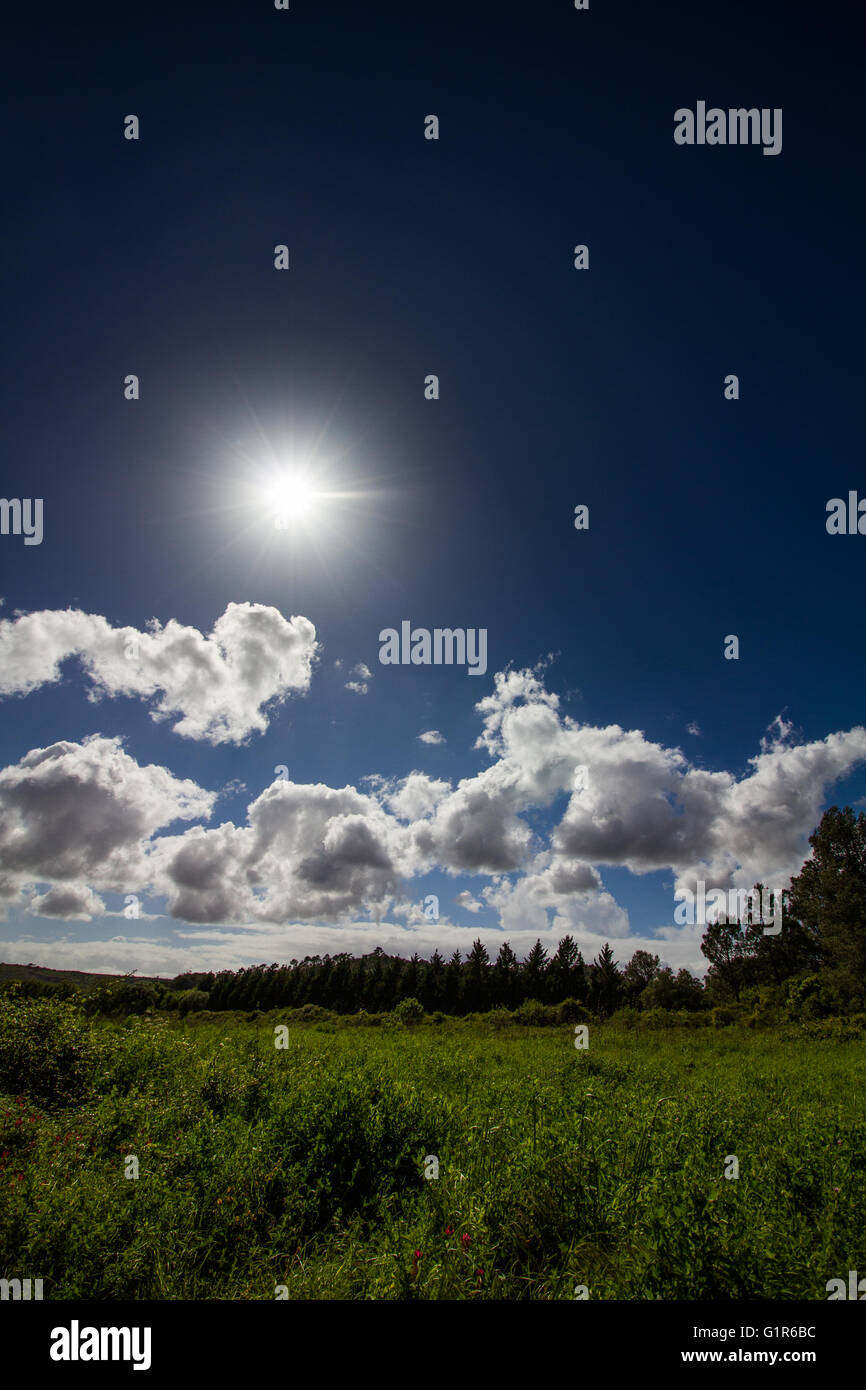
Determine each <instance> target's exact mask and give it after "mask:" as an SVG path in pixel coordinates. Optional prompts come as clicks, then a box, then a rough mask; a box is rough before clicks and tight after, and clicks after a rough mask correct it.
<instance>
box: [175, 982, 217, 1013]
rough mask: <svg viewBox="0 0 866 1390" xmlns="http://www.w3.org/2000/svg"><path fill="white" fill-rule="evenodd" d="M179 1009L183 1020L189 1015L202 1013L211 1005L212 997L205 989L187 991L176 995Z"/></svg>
mask: <svg viewBox="0 0 866 1390" xmlns="http://www.w3.org/2000/svg"><path fill="white" fill-rule="evenodd" d="M176 1003H177V1008H178V1011H179V1013H180V1016H181V1018H186V1016H187V1014H190V1013H200V1012H201V1010H202V1009H206V1008H207V1006H208V1004H209V1003H210V995H209V994H208V992H207V990H205V989H185V990H182V991H181V993H180V994H178V995H176Z"/></svg>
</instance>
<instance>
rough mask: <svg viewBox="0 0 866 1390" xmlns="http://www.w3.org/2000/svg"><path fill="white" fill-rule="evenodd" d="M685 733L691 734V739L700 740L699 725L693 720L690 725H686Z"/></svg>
mask: <svg viewBox="0 0 866 1390" xmlns="http://www.w3.org/2000/svg"><path fill="white" fill-rule="evenodd" d="M686 733H688V734H691V735H692V737H693V738H700V736H701V726H700V724H698V723H697V722H696V721H695V720H694V719H693V720H692V722H691V724H687V725H686Z"/></svg>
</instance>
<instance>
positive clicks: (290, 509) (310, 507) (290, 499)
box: [264, 473, 318, 529]
mask: <svg viewBox="0 0 866 1390" xmlns="http://www.w3.org/2000/svg"><path fill="white" fill-rule="evenodd" d="M264 494H265V501H266V502H267V504H268V506H269V507H270V509H271V511H272V512H273V516H274V525H275V526H276V527H277V528H278V529H285V528H286V527H288V526H290V525H291V524H292V522H294V521H299V520H300V519H301V518H302V517H303V518H309V517H311V516H312V514H313V513H314V512H315V509H316V502H317V499H318V493H317V492H316V489H315V488H314V486H313V485H312V483H311V481H310V479H309V478H306V477H305V476H304V475H303V474H302V473H288V474H285V475H282V476H280V477H279V478H276V479H274V480H273V481H272V482H270V483H269V484H268V486H267V487H266V488H265V489H264Z"/></svg>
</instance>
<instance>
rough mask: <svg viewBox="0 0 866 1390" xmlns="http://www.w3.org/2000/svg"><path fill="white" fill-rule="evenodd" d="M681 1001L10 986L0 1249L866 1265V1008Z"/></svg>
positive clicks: (548, 1264) (691, 1272)
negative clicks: (467, 1010) (28, 995)
mask: <svg viewBox="0 0 866 1390" xmlns="http://www.w3.org/2000/svg"><path fill="white" fill-rule="evenodd" d="M757 998H758V997H757V996H756V997H755V998H753V999H751V1000H750V1001H748V1002H747V1003H744V1004H743V1005H742V1006H741V1008H742V1011H743V1012H746V1011H747V1010H748V1009H751V1008H754V1005H755V1002H756V999H757ZM767 1001H768V1002H769V1003H770V1004H772V996H767ZM549 1007H550V1005H548V1004H544V1003H543V1002H542V1001H536V1005H535V1006H534V1007H533V1009H532V1010H531V1011H530V1012H531V1013H534V1014H535V1015H536V1016H537V1017H539V1016H540V1015H539V1010H545V1009H548V1008H549ZM554 1007H555V1006H554ZM276 1012H277V1013H278V1012H279V1011H276ZM664 1012H665V1011H662V1010H652V1011H650V1012H649V1013H643V1012H640V1011H638V1010H633V1012H632V1014H631V1018H632V1020H639V1021H640V1025H641V1027H640V1029H635V1028H623V1027H620V1026H618V1022H610V1021H609V1022H607V1023H605V1024H598V1023H590V1025H589V1044H590V1045H589V1049H588V1050H585V1051H579V1050H578V1049H576V1048H575V1047H574V1046H573V1042H574V1039H573V1035H572V1034H573V1027H572V1026H570V1025H568V1024H559V1025H551V1024H547V1025H546V1026H544V1027H543V1028H535V1027H532V1026H528V1025H527V1024H523V1025H522V1026H510V1025H509V1026H505V1027H503V1028H501V1029H498V1030H496V1031H495V1032H493V1033H491V1030H490V1023H489V1021H490V1018H491V1015H489V1014H485V1015H483V1016H480V1018H481V1021H480V1022H478V1023H475V1022H470V1021H468V1020H463V1019H457V1020H454V1019H452V1020H446V1019H443V1020H442V1021H441V1022H440V1023H439V1024H438V1025H435V1024H433V1023H432V1021H431V1020H429V1019H425V1020H424V1021H423V1022H422V1023H421V1024H419V1026H417V1027H415V1028H405V1027H398V1028H397V1029H396V1030H395V1031H392V1032H385V1031H383V1029H382V1028H381V1027H379V1028H376V1027H367V1026H358V1025H357V1024H355V1023H352V1024H350V1022H349V1018H345V1020H344V1021H343V1024H342V1025H341V1026H338V1027H336V1030H335V1031H331V1032H327V1033H322V1032H319V1031H317V1029H318V1026H319V1025H320V1024H321V1023H322V1022H327V1021H328V1019H327V1018H326V1019H324V1020H323V1019H322V1018H309V1019H308V1021H307V1022H306V1023H300V1022H293V1023H292V1024H290V1027H289V1045H288V1047H287V1048H285V1049H282V1050H278V1049H277V1048H275V1046H274V1031H273V1020H274V1017H275V1014H274V1013H269V1014H267V1015H265V1014H262V1015H260V1016H259V1017H258V1018H257V1021H255V1022H249V1023H245V1022H244V1021H243V1013H242V1012H241V1011H237V1012H235V1013H232V1014H229V1013H226V1012H222V1013H219V1014H217V1015H212V1016H211V1018H210V1020H209V1021H208V1020H207V1018H206V1016H205V1015H203V1014H202V1015H190V1016H189V1018H188V1019H187V1020H180V1019H178V1017H177V1015H176V1014H175V1015H173V1021H172V1022H167V1021H165V1020H164V1019H162V1018H159V1017H153V1016H150V1015H147V1014H145V1015H141V1016H135V1017H133V1018H131V1019H129V1020H128V1021H127V1022H125V1023H120V1022H118V1021H115V1020H113V1019H106V1018H104V1017H102V1016H100V1015H94V1016H92V1017H90V1018H88V1017H87V1016H85V1015H84V1014H83V1013H82V1012H81V1011H80V1010H76V1009H75V1008H73V1007H71V1006H70V1005H69V1004H67V1003H65V1002H63V1001H60V1000H47V1001H42V1000H27V999H15V998H14V997H13V998H12V999H8V998H6V999H4V1000H2V1001H0V1066H2V1084H3V1087H4V1088H5V1091H6V1094H5V1095H0V1191H2V1192H3V1206H2V1216H0V1265H2V1267H3V1268H6V1269H17V1268H27V1269H36V1270H38V1271H39V1273H40V1276H41V1277H44V1280H45V1293H46V1297H48V1298H71V1299H123V1298H129V1299H151V1298H152V1299H158V1298H169V1299H196V1298H198V1299H222V1298H240V1299H264V1300H270V1299H272V1298H273V1297H274V1290H275V1286H276V1285H286V1286H287V1288H288V1292H289V1297H291V1298H293V1299H359V1300H363V1299H371V1298H376V1299H422V1300H426V1299H487V1298H509V1299H532V1300H550V1299H569V1300H570V1299H571V1298H572V1297H573V1288H574V1285H575V1284H576V1283H585V1284H586V1285H587V1286H588V1288H589V1293H590V1298H593V1299H595V1298H606V1299H610V1298H618V1299H635V1298H639V1299H652V1298H663V1299H696V1300H701V1299H762V1300H766V1299H795V1298H804V1299H825V1298H826V1291H825V1283H826V1280H827V1279H828V1278H830V1277H833V1276H836V1275H837V1274H839V1273H840V1272H841V1273H844V1271H846V1270H848V1269H849V1268H866V1238H864V1234H863V1232H864V1224H866V1223H864V1215H866V1210H864V1196H863V1194H864V1190H866V1121H864V1117H863V1113H862V1103H861V1101H860V1096H861V1095H862V1092H863V1085H864V1082H866V1053H864V1049H863V1040H862V1035H863V1025H864V1023H866V1016H861V1017H860V1018H859V1020H856V1021H855V1020H853V1019H852V1020H851V1021H848V1022H845V1021H844V1020H830V1019H824V1020H813V1021H807V1022H805V1023H803V1024H797V1025H793V1033H792V1034H791V1036H796V1038H797V1039H798V1040H799V1041H798V1042H797V1043H796V1044H792V1042H791V1041H790V1040H789V1039H788V1035H787V1034H785V1033H783V1034H778V1035H777V1034H775V1033H773V1032H772V1031H763V1032H755V1031H753V1030H749V1029H747V1028H744V1027H743V1026H742V1025H739V1026H738V1025H737V1024H736V1023H735V1022H734V1020H733V1018H731V1019H729V1020H728V1025H729V1026H726V1027H724V1028H722V1029H717V1028H713V1027H706V1026H703V1025H704V1024H705V1023H706V1022H707V1021H708V1015H707V1014H706V1013H705V1012H700V1011H699V1012H689V1011H686V1010H683V1011H679V1012H675V1013H670V1012H669V1011H668V1012H667V1021H666V1022H664V1021H661V1020H660V1019H659V1017H658V1016H659V1015H660V1014H662V1013H664ZM721 1012H722V1010H721V1007H719V1008H717V1010H716V1013H717V1014H720V1013H721ZM729 1012H730V1013H731V1014H734V1013H735V1011H734V1010H733V1009H732V1010H729ZM653 1016H655V1022H656V1026H654V1027H652V1029H651V1031H650V1032H644V1031H643V1030H644V1027H645V1025H646V1023H647V1021H648V1020H650V1019H652V1017H653ZM509 1017H510V1013H509ZM194 1018H196V1019H197V1020H198V1021H197V1022H195V1023H193V1022H192V1021H191V1020H193V1019H194ZM330 1020H331V1023H332V1025H333V1024H335V1023H337V1024H339V1023H340V1015H339V1014H332V1015H330ZM675 1020H679V1021H678V1022H677V1023H676V1026H671V1024H672V1023H673V1022H674V1021H675ZM719 1021H721V1020H719ZM786 1026H787V1028H788V1030H789V1032H791V1029H792V1025H790V1024H789V1025H786ZM63 1088H65V1097H64V1108H62V1109H58V1108H57V1101H58V1096H59V1091H60V1089H63ZM49 1096H50V1097H51V1101H52V1103H51V1106H50V1107H48V1108H46V1104H45V1102H46V1101H47V1100H48V1099H49ZM731 1153H735V1154H737V1155H738V1156H739V1158H740V1177H739V1180H738V1181H735V1182H731V1181H726V1180H725V1178H724V1168H725V1157H726V1155H728V1154H731ZM129 1154H135V1155H136V1156H137V1157H138V1159H139V1167H140V1176H139V1178H138V1180H128V1179H126V1178H125V1177H124V1162H125V1157H126V1156H127V1155H129ZM429 1155H436V1156H437V1158H438V1163H439V1177H438V1178H437V1179H435V1180H433V1181H428V1180H426V1179H425V1175H424V1174H425V1160H426V1158H427V1156H429ZM416 1250H419V1251H421V1252H422V1254H421V1257H420V1259H419V1258H416V1257H415V1254H414V1252H415V1251H416ZM816 1252H820V1258H816ZM482 1269H483V1271H484V1273H483V1275H480V1274H479V1270H482Z"/></svg>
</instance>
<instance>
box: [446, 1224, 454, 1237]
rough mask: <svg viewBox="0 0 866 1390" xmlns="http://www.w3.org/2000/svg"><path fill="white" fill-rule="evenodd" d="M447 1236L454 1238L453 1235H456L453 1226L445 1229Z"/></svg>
mask: <svg viewBox="0 0 866 1390" xmlns="http://www.w3.org/2000/svg"><path fill="white" fill-rule="evenodd" d="M445 1234H446V1236H453V1234H454V1227H453V1226H446V1227H445Z"/></svg>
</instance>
